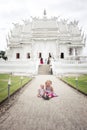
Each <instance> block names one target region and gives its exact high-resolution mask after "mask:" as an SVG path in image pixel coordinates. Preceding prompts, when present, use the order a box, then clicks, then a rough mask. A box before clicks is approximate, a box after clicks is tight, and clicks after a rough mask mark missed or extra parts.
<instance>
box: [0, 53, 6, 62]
mask: <svg viewBox="0 0 87 130" xmlns="http://www.w3.org/2000/svg"><path fill="white" fill-rule="evenodd" d="M0 58H2V59H4V60H7V56H6V55H5V51H0Z"/></svg>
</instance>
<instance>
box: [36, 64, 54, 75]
mask: <svg viewBox="0 0 87 130" xmlns="http://www.w3.org/2000/svg"><path fill="white" fill-rule="evenodd" d="M38 74H40V75H51V74H52V73H51V68H50V65H44V64H42V65H39V68H38Z"/></svg>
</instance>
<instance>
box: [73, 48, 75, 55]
mask: <svg viewBox="0 0 87 130" xmlns="http://www.w3.org/2000/svg"><path fill="white" fill-rule="evenodd" d="M73 56H75V48H73Z"/></svg>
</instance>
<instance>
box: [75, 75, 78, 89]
mask: <svg viewBox="0 0 87 130" xmlns="http://www.w3.org/2000/svg"><path fill="white" fill-rule="evenodd" d="M75 81H76V89H77V90H78V76H76V78H75Z"/></svg>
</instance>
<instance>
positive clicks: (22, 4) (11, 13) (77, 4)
mask: <svg viewBox="0 0 87 130" xmlns="http://www.w3.org/2000/svg"><path fill="white" fill-rule="evenodd" d="M44 8H45V9H46V11H47V16H48V17H51V16H60V18H65V19H69V20H71V21H72V20H74V19H75V20H78V21H79V26H80V27H81V28H82V30H83V31H84V32H85V35H86V37H87V0H0V50H5V49H6V45H7V43H6V36H7V34H8V32H9V30H10V29H11V27H12V23H16V22H20V21H22V20H24V19H29V18H30V16H33V17H34V16H36V17H38V16H39V17H42V15H43V10H44ZM86 46H87V44H86ZM86 50H87V47H86V48H85V50H84V54H87V53H86Z"/></svg>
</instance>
